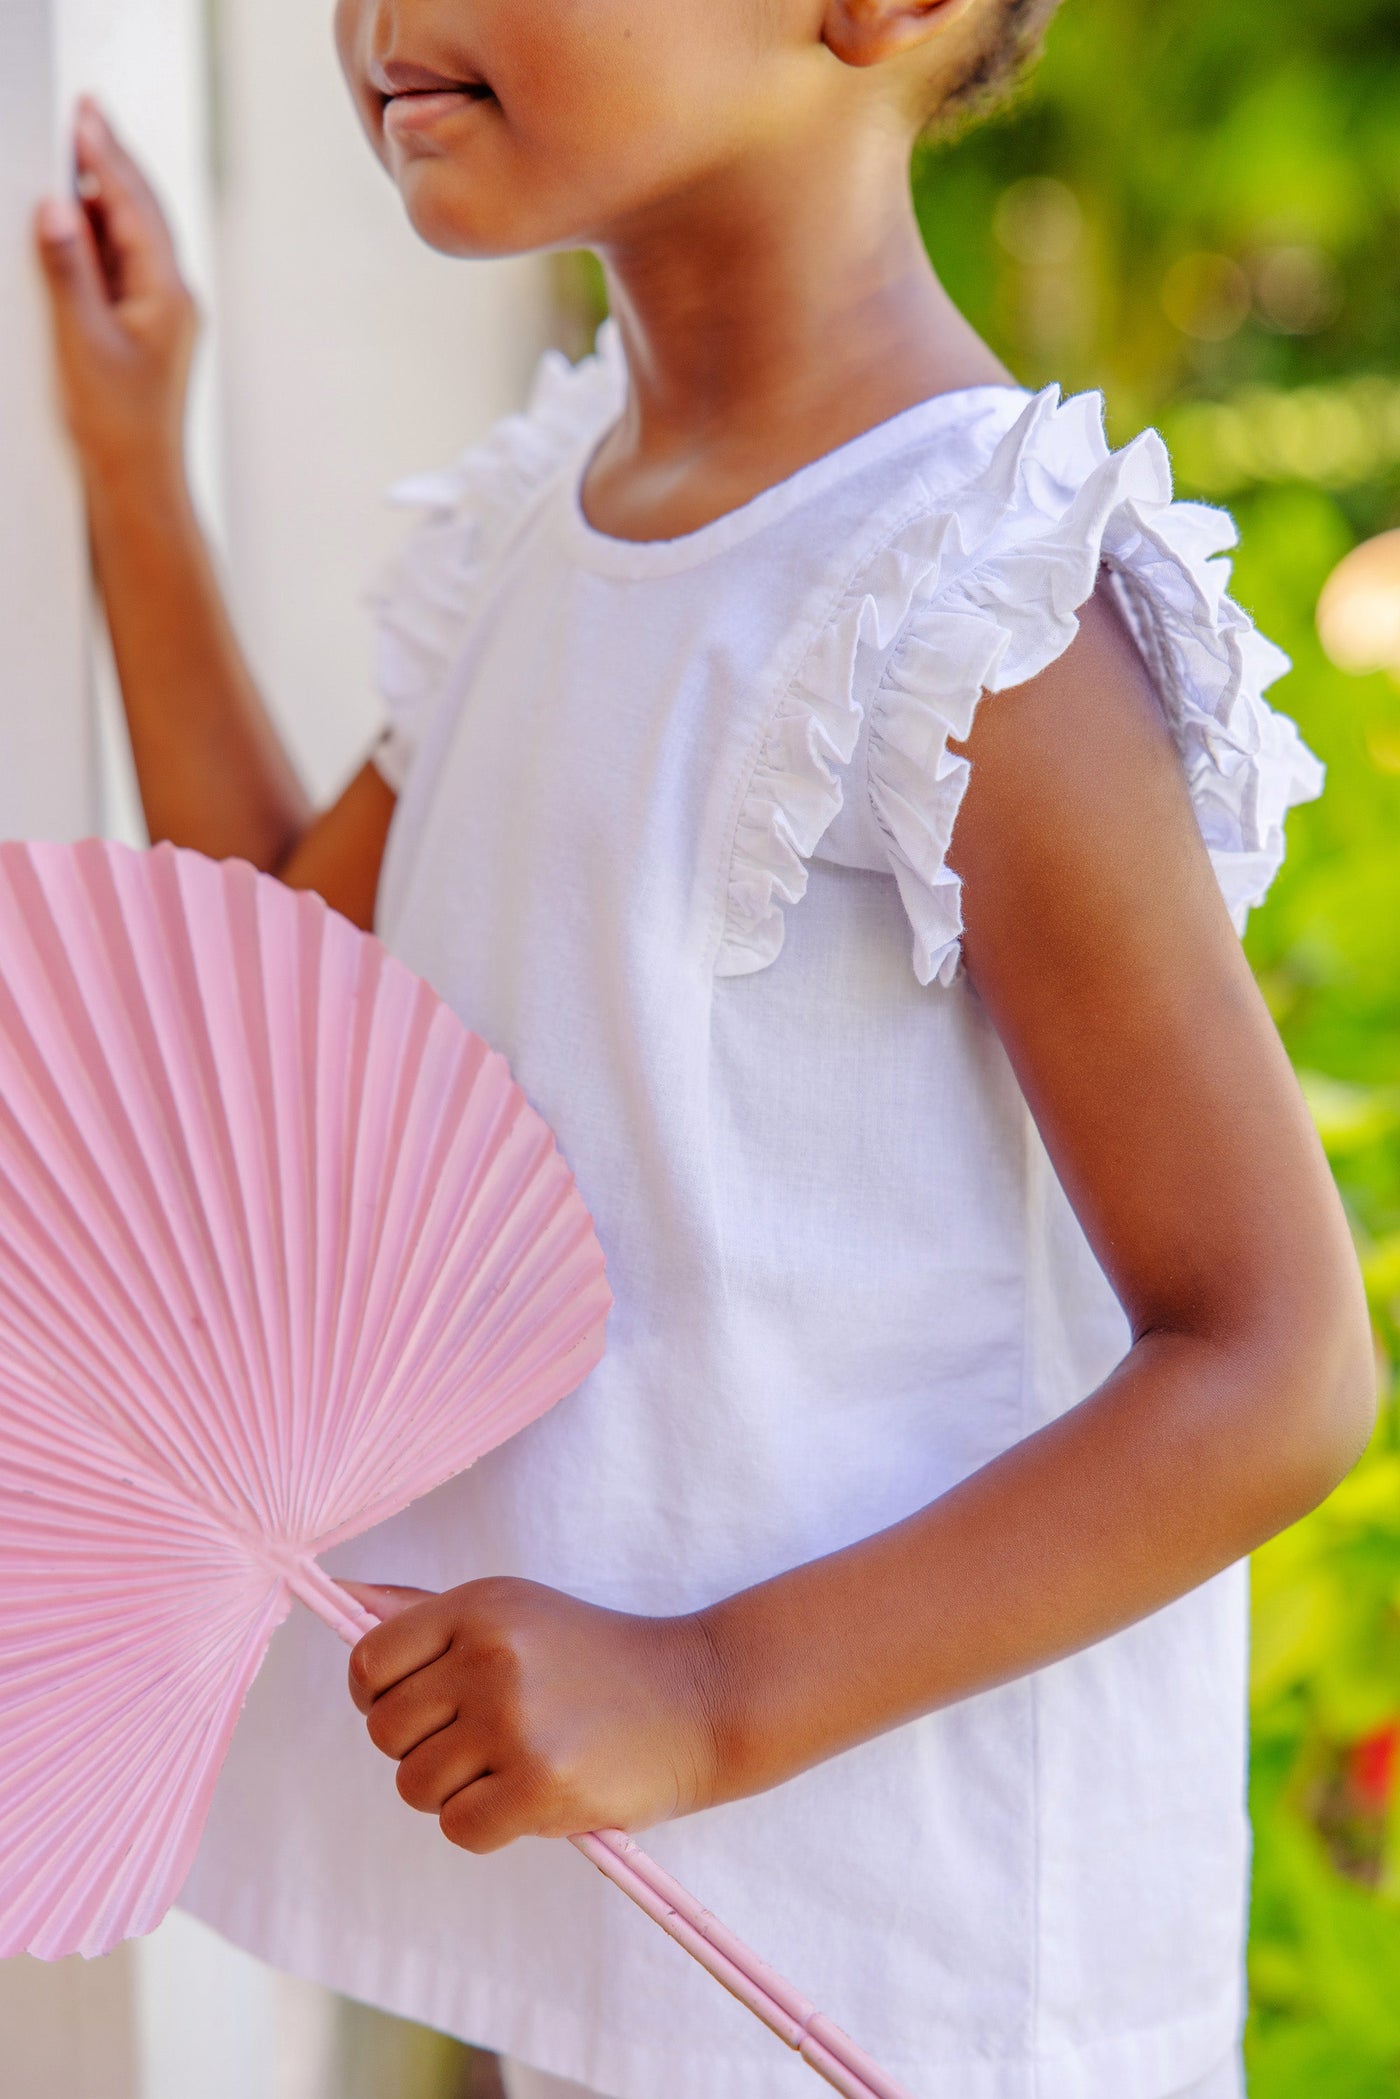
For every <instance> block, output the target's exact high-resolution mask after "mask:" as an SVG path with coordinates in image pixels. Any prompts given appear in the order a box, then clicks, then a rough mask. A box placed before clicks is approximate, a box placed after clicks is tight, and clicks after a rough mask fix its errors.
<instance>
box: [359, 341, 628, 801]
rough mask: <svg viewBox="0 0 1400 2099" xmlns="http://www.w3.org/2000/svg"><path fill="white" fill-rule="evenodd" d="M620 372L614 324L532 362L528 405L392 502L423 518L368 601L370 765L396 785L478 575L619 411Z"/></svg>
mask: <svg viewBox="0 0 1400 2099" xmlns="http://www.w3.org/2000/svg"><path fill="white" fill-rule="evenodd" d="M625 393H626V365H625V361H624V358H623V353H622V346H621V343H620V341H619V339H618V336H617V331H616V328H615V326H614V325H613V324H612V323H611V322H606V323H605V324H604V326H603V327H602V329H600V331H599V335H598V347H597V352H596V354H595V355H594V356H592V357H587V358H585V359H584V360H583V361H582V362H581V363H580V364H577V365H573V364H570V363H569V361H568V359H567V358H565V357H563V356H561V355H560V353H559V352H558V351H557V350H551V351H549V352H548V353H547V354H546V356H545V357H544V358H543V359H542V360H541V362H540V366H539V369H538V372H537V373H536V376H535V382H534V386H533V388H532V390H531V394H530V399H529V403H528V405H527V406H526V408H525V409H524V410H523V411H522V413H521V414H519V415H512V416H507V417H506V418H505V420H504V421H503V422H500V423H498V424H497V425H496V426H495V428H494V429H493V430H492V431H491V432H490V433H489V434H488V435H487V437H486V438H485V439H484V440H483V441H482V442H481V443H480V444H476V445H473V446H471V447H470V449H469V450H468V451H466V452H464V453H463V454H462V456H461V457H460V458H459V459H458V460H456V461H455V462H454V463H453V464H452V465H451V466H447V467H442V468H439V469H437V470H435V471H433V472H430V473H424V474H415V475H413V476H411V477H410V478H409V479H408V480H405V481H400V482H399V483H397V484H396V486H395V487H393V488H392V489H390V491H389V501H390V502H391V503H395V504H400V505H402V506H403V507H405V508H406V509H411V510H420V511H423V512H425V513H426V515H425V516H424V517H423V518H422V519H421V521H420V522H419V524H418V525H417V526H416V527H415V529H414V530H413V531H412V532H410V533H409V534H408V536H407V537H406V539H405V540H404V542H403V543H402V545H401V546H399V547H398V548H397V549H396V550H395V552H394V554H393V555H392V556H391V557H390V559H389V560H388V562H386V564H385V565H384V567H383V569H382V570H381V572H380V574H379V576H378V578H377V579H376V580H375V582H374V583H373V585H372V586H371V588H370V590H369V591H368V593H367V599H368V603H369V605H370V608H371V610H372V612H373V614H374V616H375V676H376V682H377V684H378V688H379V692H380V695H381V697H382V699H383V701H384V705H385V708H386V709H387V712H388V716H389V725H388V728H387V729H386V731H385V734H384V737H383V740H382V741H381V743H380V745H379V747H378V749H377V750H376V752H375V754H374V757H375V763H376V765H377V766H378V768H379V770H380V771H381V772H382V773H383V775H384V777H385V778H386V779H387V780H388V782H389V785H390V786H391V787H393V788H394V789H395V790H396V791H397V790H399V789H401V788H402V786H403V782H404V776H405V774H406V773H407V770H408V765H409V763H410V761H411V759H412V756H413V753H414V752H415V750H416V749H417V747H418V745H419V743H420V742H421V740H422V735H423V731H424V728H425V727H426V724H427V722H428V720H429V719H430V718H431V716H432V714H433V712H434V709H435V707H436V703H437V701H438V700H439V698H440V697H441V694H442V690H443V686H444V684H445V682H446V680H447V678H448V676H449V674H450V673H451V671H452V669H453V667H454V665H455V664H456V663H457V662H458V661H459V659H460V657H461V654H462V651H463V648H464V647H465V644H466V640H467V636H468V634H469V632H470V629H471V624H472V619H473V616H474V613H475V611H476V608H477V604H478V600H479V593H480V590H481V587H482V582H483V579H484V577H485V575H486V572H487V570H488V569H489V567H490V565H491V563H492V561H493V559H494V558H495V556H496V555H497V554H498V553H499V552H500V551H501V550H502V548H503V547H504V546H505V545H506V543H507V542H508V540H509V539H510V538H511V537H512V535H513V533H514V531H515V530H516V529H518V527H519V526H520V524H522V523H523V521H524V520H525V519H526V518H527V517H528V516H529V515H530V513H531V511H532V509H533V504H534V498H535V497H536V496H537V495H538V494H540V493H541V492H542V491H543V489H544V488H545V487H547V486H548V484H549V483H550V482H551V481H552V480H553V478H554V476H555V474H556V473H557V472H559V471H560V470H561V469H562V468H563V466H564V465H565V464H566V463H567V462H568V461H569V460H570V459H572V458H573V457H575V456H576V455H577V454H578V453H579V452H580V451H581V449H582V448H583V447H584V446H585V445H586V444H588V443H589V442H590V440H592V439H595V438H596V437H598V436H601V435H602V433H603V431H604V430H605V429H606V428H607V426H608V424H609V423H610V422H611V421H613V420H614V419H615V417H616V416H617V415H618V413H619V412H620V411H621V408H622V405H623V400H624V398H625Z"/></svg>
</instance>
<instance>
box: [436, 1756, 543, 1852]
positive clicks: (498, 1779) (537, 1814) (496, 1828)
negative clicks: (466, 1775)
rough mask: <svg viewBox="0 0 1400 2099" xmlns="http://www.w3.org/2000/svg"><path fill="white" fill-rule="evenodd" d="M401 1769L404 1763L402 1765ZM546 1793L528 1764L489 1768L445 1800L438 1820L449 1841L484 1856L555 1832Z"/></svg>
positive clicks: (462, 1848) (464, 1849)
mask: <svg viewBox="0 0 1400 2099" xmlns="http://www.w3.org/2000/svg"><path fill="white" fill-rule="evenodd" d="M400 1769H402V1766H400ZM545 1806H546V1796H545V1792H544V1788H543V1787H542V1786H541V1784H540V1782H539V1780H538V1779H536V1778H535V1777H534V1776H532V1774H531V1773H530V1771H529V1769H528V1768H527V1767H521V1766H517V1767H516V1768H514V1769H513V1770H511V1771H488V1772H486V1773H484V1775H483V1776H482V1777H480V1778H477V1779H473V1780H472V1782H471V1783H470V1784H469V1785H466V1786H463V1787H462V1788H461V1790H460V1791H459V1792H456V1793H453V1794H452V1795H451V1796H450V1797H449V1798H448V1799H446V1800H445V1801H444V1802H443V1804H442V1807H441V1809H440V1811H439V1814H438V1823H439V1826H440V1828H441V1830H442V1833H443V1835H444V1836H445V1837H446V1838H447V1841H448V1842H449V1844H456V1845H457V1846H458V1847H459V1848H460V1849H461V1850H463V1851H472V1852H475V1853H476V1854H477V1855H478V1856H483V1855H484V1854H485V1853H486V1852H488V1851H500V1850H503V1849H504V1847H505V1846H506V1845H507V1844H513V1843H515V1841H516V1839H517V1838H518V1837H537V1836H543V1835H547V1834H552V1832H550V1831H548V1830H547V1829H546V1827H545V1816H544V1809H545Z"/></svg>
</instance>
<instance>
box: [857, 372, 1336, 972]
mask: <svg viewBox="0 0 1400 2099" xmlns="http://www.w3.org/2000/svg"><path fill="white" fill-rule="evenodd" d="M979 497H980V498H984V499H985V498H988V497H989V498H990V499H991V500H990V502H988V501H986V500H980V501H979V503H978V504H976V505H974V506H973V509H972V512H971V513H970V516H971V522H972V530H971V531H968V530H967V529H966V526H967V520H968V516H969V513H968V512H967V511H966V508H965V507H964V510H963V513H962V519H961V522H962V524H963V528H964V529H963V530H962V531H961V532H960V534H959V538H958V543H957V547H956V551H955V552H954V550H953V548H952V547H951V545H950V543H949V541H948V540H947V539H946V538H945V539H944V540H943V541H942V542H941V543H940V544H939V545H938V546H937V547H936V548H934V547H933V546H931V547H930V555H931V559H930V564H929V582H928V585H927V587H926V588H925V590H924V591H923V592H922V593H921V595H922V597H923V603H922V605H921V606H920V608H919V610H918V611H917V612H916V613H915V615H914V617H913V618H912V619H911V621H910V623H909V625H908V627H907V629H906V631H905V633H904V634H903V635H902V637H901V640H900V643H899V645H898V647H897V648H896V650H895V652H894V655H893V657H892V659H891V661H890V664H889V666H888V668H887V670H886V673H885V677H884V679H883V680H882V683H881V686H880V690H879V692H878V694H877V696H876V699H875V702H874V704H873V708H872V714H871V732H870V765H869V777H870V795H871V802H872V806H873V808H874V812H875V816H876V819H877V821H878V822H879V824H880V826H881V828H882V830H883V831H884V833H885V836H886V838H887V841H888V845H889V858H890V865H891V867H892V869H893V872H894V875H895V878H896V880H897V881H898V883H899V888H900V894H901V896H902V898H903V901H904V906H905V909H906V911H907V912H908V915H909V919H910V922H911V924H912V926H913V930H914V967H915V971H916V973H917V975H918V977H919V980H920V982H921V983H925V984H928V983H934V982H938V983H942V984H947V983H950V982H951V981H952V979H953V977H954V976H955V975H956V973H957V968H958V963H959V959H960V954H961V939H962V930H963V919H962V884H961V883H960V881H959V880H958V877H957V876H956V875H955V874H954V872H953V870H952V869H951V868H950V867H949V866H948V861H947V854H948V847H949V844H950V842H951V839H952V835H953V826H954V823H955V822H956V820H957V815H958V810H959V809H960V807H961V805H962V798H963V795H964V793H965V791H966V788H967V782H968V777H969V767H968V763H967V760H966V759H965V758H962V757H960V756H958V755H956V754H955V753H954V752H953V751H951V750H950V749H949V744H950V743H952V742H961V741H963V740H964V739H965V738H966V736H967V734H968V732H969V730H970V729H971V727H972V720H973V715H974V713H975V711H976V707H977V703H978V700H979V699H980V697H981V695H982V693H983V692H999V691H1004V690H1005V689H1006V688H1007V687H1009V686H1013V685H1020V684H1022V683H1024V682H1025V680H1026V679H1028V678H1033V677H1035V676H1036V675H1037V674H1038V673H1039V672H1040V671H1042V670H1044V669H1045V668H1046V667H1047V666H1048V665H1049V664H1051V663H1053V662H1054V661H1055V660H1056V658H1057V657H1059V656H1060V655H1061V654H1062V653H1063V652H1064V650H1065V649H1066V648H1067V647H1068V646H1069V643H1070V642H1071V641H1072V640H1073V638H1074V635H1075V633H1076V632H1077V630H1078V624H1079V621H1078V614H1079V611H1080V609H1081V607H1082V606H1083V605H1084V604H1085V603H1086V602H1087V600H1088V598H1089V597H1090V595H1091V594H1092V592H1093V589H1094V585H1095V582H1096V580H1097V577H1098V572H1099V567H1100V564H1101V563H1105V564H1107V566H1108V568H1109V570H1110V572H1111V573H1112V574H1113V575H1114V577H1115V578H1116V580H1117V583H1118V588H1119V591H1120V594H1121V597H1122V601H1123V603H1124V606H1125V609H1126V611H1127V613H1128V616H1129V619H1130V621H1131V623H1132V626H1133V628H1134V631H1135V634H1136V637H1137V640H1138V644H1139V646H1140V647H1141V649H1142V652H1143V655H1144V658H1145V659H1146V662H1147V664H1148V667H1149V670H1150V671H1151V673H1152V676H1153V679H1154V682H1155V684H1156V688H1157V691H1158V694H1159V697H1160V699H1161V702H1162V706H1163V709H1164V712H1165V714H1166V717H1167V721H1168V724H1169V726H1170V728H1171V731H1172V735H1173V738H1174V740H1175V742H1176V746H1177V749H1178V751H1179V753H1180V755H1181V760H1182V765H1183V768H1184V770H1185V774H1186V781H1187V786H1188V788H1189V790H1190V794H1191V800H1192V803H1193V806H1194V808H1195V811H1196V817H1197V821H1198V823H1199V824H1200V827H1201V833H1202V836H1203V838H1204V840H1205V843H1206V847H1207V849H1208V851H1209V853H1210V856H1211V860H1212V862H1213V864H1214V867H1215V871H1216V876H1217V879H1218V880H1219V883H1220V887H1221V890H1222V892H1223V894H1224V897H1225V901H1226V903H1227V905H1228V907H1229V909H1230V913H1231V916H1232V918H1233V919H1234V922H1235V925H1236V928H1237V930H1239V931H1241V932H1242V931H1243V930H1244V922H1245V918H1246V917H1247V915H1248V912H1249V910H1250V908H1251V907H1252V906H1253V905H1255V904H1257V903H1259V902H1260V901H1261V899H1262V898H1263V897H1264V896H1265V894H1266V893H1267V891H1268V889H1269V886H1270V884H1271V883H1272V882H1273V879H1274V877H1275V875H1276V874H1277V873H1278V870H1279V868H1280V866H1281V865H1282V863H1283V856H1284V849H1285V841H1284V818H1285V816H1286V815H1287V812H1288V810H1289V809H1290V808H1292V807H1293V806H1294V805H1295V804H1297V803H1299V802H1303V801H1310V800H1312V799H1313V797H1314V796H1316V795H1318V794H1320V793H1321V791H1322V783H1323V770H1322V767H1321V766H1320V765H1319V763H1318V761H1317V760H1316V759H1315V758H1314V757H1313V756H1312V753H1311V752H1310V751H1308V750H1307V748H1306V747H1305V745H1304V744H1303V742H1302V739H1301V738H1300V737H1299V735H1298V732H1297V729H1296V728H1295V727H1294V725H1293V723H1292V722H1291V721H1289V720H1288V719H1287V717H1286V716H1284V715H1281V714H1276V713H1275V712H1274V711H1273V710H1272V709H1271V708H1270V707H1269V706H1267V705H1266V703H1265V701H1264V699H1263V697H1262V695H1263V692H1264V689H1265V688H1266V687H1267V686H1268V685H1270V684H1272V683H1273V681H1274V680H1275V679H1276V678H1278V677H1279V676H1281V675H1282V673H1283V672H1284V671H1286V670H1287V669H1288V668H1289V664H1288V658H1287V657H1286V656H1285V655H1284V654H1283V653H1282V651H1281V650H1279V649H1276V648H1275V647H1274V646H1273V644H1272V643H1271V642H1269V641H1266V640H1265V639H1264V637H1263V636H1262V635H1261V634H1259V633H1258V632H1257V631H1256V630H1255V628H1254V625H1253V622H1252V621H1251V620H1250V619H1249V617H1248V615H1247V614H1246V613H1244V612H1242V611H1241V610H1240V608H1239V606H1238V605H1236V604H1234V603H1233V602H1232V601H1231V599H1230V598H1229V597H1227V596H1226V586H1227V585H1228V583H1229V580H1230V564H1229V562H1228V560H1226V559H1225V558H1224V553H1225V550H1226V549H1227V548H1229V547H1232V546H1233V545H1234V544H1235V539H1236V533H1235V527H1234V524H1233V522H1232V521H1231V519H1230V518H1229V517H1227V516H1226V515H1225V514H1224V512H1222V511H1218V510H1212V509H1210V508H1208V507H1207V506H1206V505H1204V504H1200V503H1173V502H1172V487H1171V466H1170V462H1169V460H1168V457H1167V452H1166V448H1165V446H1164V445H1163V443H1162V441H1161V439H1160V438H1159V437H1158V436H1157V434H1156V432H1155V431H1150V430H1149V431H1145V432H1144V433H1143V434H1142V436H1140V437H1138V438H1136V439H1135V440H1134V441H1133V443H1132V444H1130V445H1127V446H1125V448H1124V449H1123V450H1122V451H1121V452H1116V453H1115V452H1110V451H1109V450H1108V446H1107V443H1106V441H1105V439H1104V434H1103V421H1102V405H1101V402H1100V400H1099V397H1098V396H1097V395H1081V396H1079V397H1077V398H1076V399H1074V400H1071V401H1068V402H1065V403H1064V404H1061V403H1060V401H1059V397H1058V394H1057V392H1056V391H1055V389H1053V388H1051V389H1049V390H1047V391H1046V392H1045V393H1043V394H1041V395H1039V396H1038V397H1037V398H1036V399H1035V400H1034V401H1032V402H1031V404H1030V405H1029V407H1028V408H1027V409H1026V411H1025V413H1024V414H1023V415H1022V417H1021V418H1020V420H1019V422H1018V423H1017V424H1016V426H1015V427H1014V428H1013V429H1012V430H1011V431H1010V432H1009V433H1008V435H1007V437H1006V438H1005V439H1004V440H1003V442H1002V444H1001V446H1000V447H999V448H998V451H997V453H996V455H995V457H994V459H993V460H992V463H991V465H990V467H989V468H988V471H987V475H986V477H985V480H984V481H983V483H982V484H981V485H980V487H979ZM979 527H980V528H981V530H980V534H979V530H978V528H979Z"/></svg>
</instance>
